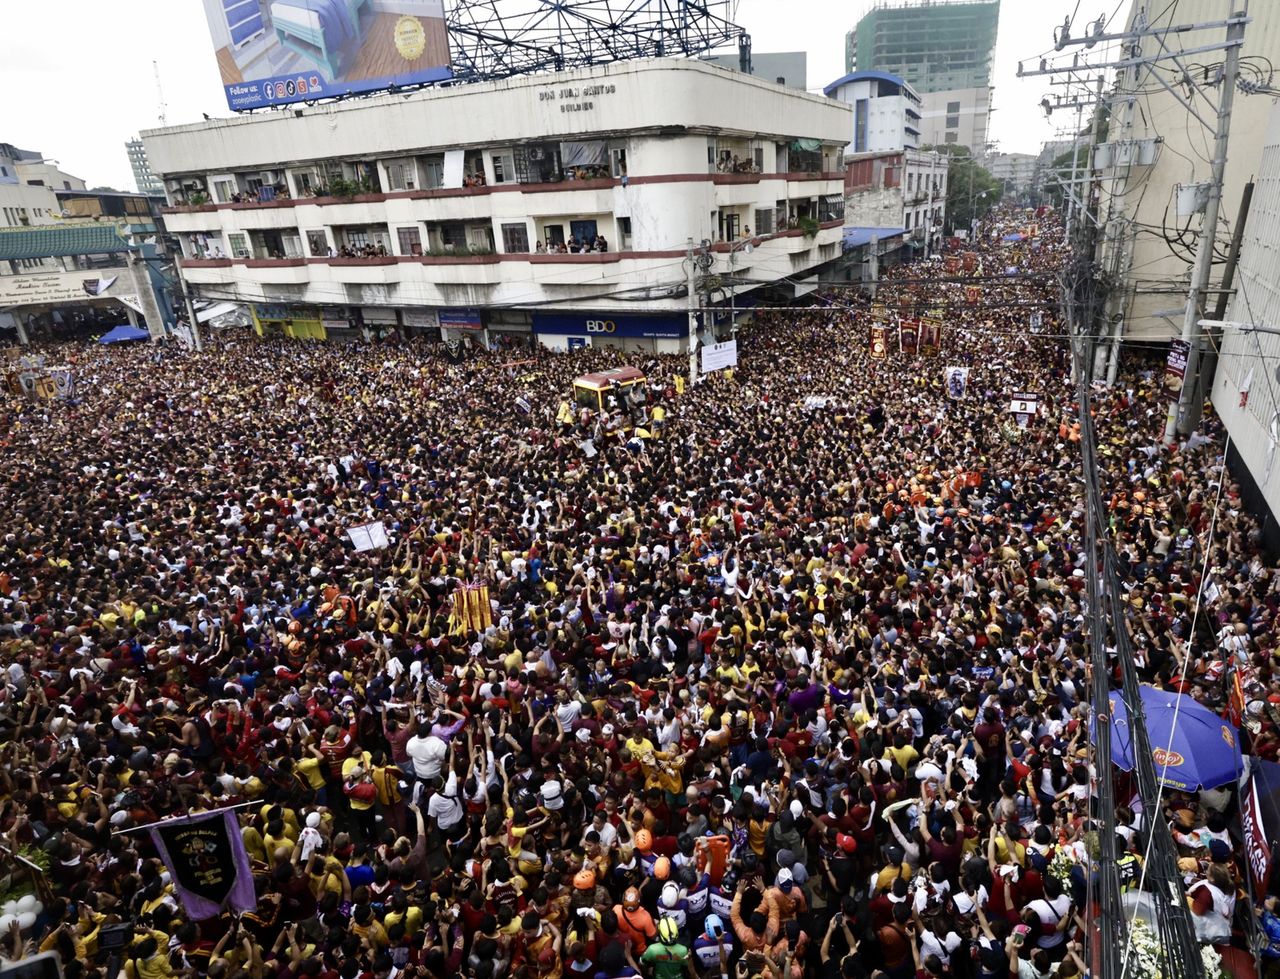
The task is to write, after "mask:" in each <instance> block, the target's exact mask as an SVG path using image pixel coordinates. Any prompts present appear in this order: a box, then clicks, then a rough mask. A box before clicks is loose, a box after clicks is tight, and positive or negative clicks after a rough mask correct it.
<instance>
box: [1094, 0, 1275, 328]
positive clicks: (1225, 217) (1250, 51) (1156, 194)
mask: <svg viewBox="0 0 1280 979" xmlns="http://www.w3.org/2000/svg"><path fill="white" fill-rule="evenodd" d="M1140 6H1142V5H1141V4H1135V11H1136V9H1137V8H1138V7H1140ZM1174 6H1175V7H1176V10H1175V11H1173V13H1174V15H1175V16H1176V21H1174V22H1175V23H1178V24H1191V23H1197V22H1207V21H1219V20H1221V19H1222V18H1223V16H1224V15H1225V14H1226V13H1227V4H1225V3H1223V2H1221V0H1181V2H1180V3H1179V4H1176V5H1174ZM1237 6H1239V5H1237ZM1163 7H1164V5H1163V4H1160V5H1158V8H1157V10H1156V11H1154V12H1155V13H1159V12H1160V10H1159V8H1163ZM1249 16H1250V17H1252V18H1253V19H1252V22H1251V23H1250V24H1249V25H1248V26H1247V27H1246V28H1245V40H1244V47H1243V49H1242V52H1241V53H1242V56H1243V57H1245V58H1250V57H1253V58H1267V57H1269V58H1271V59H1273V60H1274V59H1275V57H1276V52H1277V51H1280V3H1254V4H1251V5H1250V6H1249ZM1132 20H1133V14H1132V13H1131V14H1130V22H1129V29H1132V26H1133V24H1132ZM1169 23H1170V17H1169V14H1168V13H1165V14H1164V15H1163V16H1162V17H1161V18H1159V19H1157V20H1155V21H1154V24H1153V26H1167V25H1168V24H1169ZM1177 37H1178V42H1177V45H1176V46H1175V50H1176V49H1177V48H1179V47H1181V48H1191V47H1197V46H1199V45H1204V44H1211V43H1218V42H1221V41H1223V40H1224V39H1225V37H1226V29H1225V28H1217V29H1214V30H1211V31H1193V32H1188V33H1185V34H1179V35H1178V36H1177ZM1157 49H1158V48H1157V45H1156V43H1155V41H1153V40H1151V39H1148V40H1147V41H1146V42H1145V46H1144V48H1143V52H1144V53H1145V54H1147V55H1150V54H1152V53H1154V52H1155V51H1156V50H1157ZM1193 60H1195V61H1198V62H1201V63H1204V64H1219V63H1221V61H1222V53H1221V52H1220V51H1219V52H1211V53H1207V54H1201V55H1196V56H1194V58H1193ZM1165 73H1166V75H1167V69H1166V70H1165ZM1197 80H1201V79H1197ZM1135 90H1136V91H1137V92H1138V93H1139V94H1138V95H1137V96H1136V101H1135V109H1134V111H1132V112H1126V111H1125V109H1124V108H1123V107H1122V106H1121V105H1117V107H1116V109H1115V112H1114V115H1113V118H1112V122H1111V131H1110V134H1109V136H1110V139H1111V140H1113V141H1115V140H1121V139H1145V138H1149V137H1155V136H1161V137H1163V138H1164V141H1165V144H1164V146H1163V148H1162V149H1161V151H1160V156H1159V158H1158V159H1157V161H1156V163H1155V164H1154V165H1153V166H1151V167H1132V168H1131V169H1128V168H1119V169H1117V170H1113V171H1107V172H1106V173H1104V174H1103V178H1104V179H1103V186H1104V188H1106V189H1107V191H1108V192H1114V193H1116V194H1121V195H1123V197H1121V198H1118V199H1117V200H1116V201H1115V202H1114V205H1111V210H1112V212H1113V217H1114V222H1115V228H1116V229H1118V228H1119V226H1120V224H1121V222H1122V221H1123V222H1125V223H1127V226H1128V228H1129V231H1128V233H1125V234H1124V235H1121V234H1120V233H1119V231H1118V230H1114V233H1113V235H1112V242H1111V244H1110V245H1109V247H1108V249H1107V253H1106V257H1107V259H1108V261H1109V260H1110V257H1111V253H1112V251H1113V250H1115V249H1119V250H1121V252H1122V263H1121V275H1122V278H1123V290H1122V293H1121V296H1120V297H1119V302H1118V304H1117V306H1116V307H1114V308H1113V310H1112V311H1113V312H1115V313H1118V314H1119V315H1120V316H1121V317H1123V322H1124V331H1125V335H1126V336H1128V337H1133V338H1135V339H1147V340H1150V339H1166V338H1168V337H1171V336H1174V335H1177V334H1178V333H1179V332H1180V331H1181V328H1182V315H1181V313H1180V312H1177V313H1175V314H1174V315H1173V316H1172V317H1170V319H1172V322H1170V321H1169V319H1166V318H1164V317H1161V316H1156V315H1155V313H1157V312H1159V311H1165V312H1167V311H1170V310H1175V309H1178V308H1179V307H1185V303H1184V302H1183V300H1184V298H1185V296H1186V292H1187V287H1188V284H1189V281H1190V259H1189V257H1188V256H1187V254H1186V252H1185V250H1183V249H1181V248H1179V247H1178V246H1175V247H1174V249H1171V248H1170V245H1169V244H1168V243H1167V242H1166V240H1165V236H1166V234H1167V235H1169V236H1171V237H1176V236H1177V235H1178V234H1179V232H1181V231H1183V230H1184V229H1186V228H1188V221H1187V219H1182V220H1181V221H1180V220H1179V219H1178V218H1176V217H1175V216H1174V205H1173V202H1174V193H1175V185H1176V184H1179V183H1192V182H1196V181H1202V180H1208V178H1209V170H1210V167H1209V163H1208V160H1209V158H1210V156H1211V151H1212V148H1213V133H1212V131H1210V130H1206V129H1205V128H1204V127H1202V126H1201V125H1200V123H1198V122H1197V121H1196V120H1195V119H1194V118H1192V117H1190V116H1189V115H1188V114H1187V111H1186V109H1185V108H1184V107H1183V106H1182V105H1181V104H1180V103H1179V102H1178V101H1177V100H1176V99H1175V98H1174V97H1173V96H1172V95H1170V94H1169V93H1168V92H1166V91H1164V89H1163V88H1162V87H1161V86H1160V85H1159V84H1158V83H1157V82H1156V81H1155V80H1154V79H1153V78H1152V77H1151V75H1150V74H1148V73H1147V72H1146V70H1145V69H1144V70H1142V71H1141V73H1140V74H1138V76H1137V77H1136V78H1135V74H1134V72H1133V71H1129V72H1126V73H1125V76H1124V78H1123V79H1122V84H1121V87H1120V93H1121V94H1123V93H1125V92H1132V91H1135ZM1205 91H1206V93H1207V94H1208V96H1209V99H1210V101H1211V102H1212V105H1210V104H1209V103H1207V102H1206V101H1205V100H1204V99H1202V98H1200V97H1199V96H1197V97H1196V100H1195V104H1196V107H1197V111H1198V112H1199V113H1200V114H1201V115H1202V116H1205V117H1206V119H1207V120H1208V121H1209V122H1210V123H1212V122H1213V121H1214V118H1215V112H1214V107H1216V105H1217V101H1218V98H1219V95H1220V91H1221V89H1220V87H1218V88H1213V87H1209V88H1206V89H1205ZM1273 101H1274V100H1273V99H1272V98H1271V97H1269V96H1265V95H1246V94H1244V93H1243V92H1240V91H1237V92H1236V97H1235V107H1234V111H1233V113H1232V119H1231V142H1230V146H1229V148H1228V151H1227V166H1226V179H1225V181H1224V185H1223V196H1222V211H1221V222H1220V225H1219V228H1218V239H1219V242H1220V248H1221V249H1223V250H1224V251H1225V248H1226V246H1227V242H1228V241H1229V239H1230V229H1232V228H1234V227H1235V221H1236V215H1237V212H1238V208H1239V206H1240V197H1241V194H1242V192H1243V189H1244V185H1245V183H1246V182H1247V181H1248V179H1249V177H1250V176H1251V175H1252V174H1253V173H1255V172H1256V168H1257V166H1258V160H1259V159H1260V158H1261V156H1262V150H1263V145H1264V140H1265V138H1266V133H1267V125H1268V119H1269V117H1270V113H1271V109H1272V105H1273ZM1108 200H1109V199H1108V198H1107V197H1104V204H1107V203H1108ZM1258 206H1259V201H1258V199H1257V198H1256V197H1255V198H1254V207H1255V208H1256V207H1258ZM1255 221H1256V218H1255V217H1254V216H1251V217H1250V218H1249V227H1250V228H1255V227H1257V225H1256V224H1255ZM1135 226H1136V227H1137V228H1140V229H1142V230H1141V231H1140V232H1138V233H1136V234H1135V233H1133V228H1134V227H1135ZM1199 231H1200V220H1199V219H1198V218H1196V219H1193V220H1192V221H1191V222H1190V226H1189V230H1188V232H1187V233H1186V234H1185V235H1184V236H1183V237H1184V240H1185V241H1188V242H1193V241H1194V238H1195V236H1196V235H1198V233H1199ZM1221 271H1222V268H1221V266H1217V267H1215V269H1214V275H1213V284H1214V285H1216V284H1217V283H1218V281H1219V278H1220V275H1221Z"/></svg>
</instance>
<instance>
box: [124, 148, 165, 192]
mask: <svg viewBox="0 0 1280 979" xmlns="http://www.w3.org/2000/svg"><path fill="white" fill-rule="evenodd" d="M124 148H125V150H126V151H128V153H129V166H131V167H132V168H133V182H134V183H135V184H137V186H138V193H139V194H163V193H164V181H162V180H161V179H160V178H159V177H157V176H156V175H155V174H153V173H152V172H151V164H150V162H148V160H147V148H146V147H145V146H143V145H142V140H140V139H130V140H127V141H126V142H125V144H124Z"/></svg>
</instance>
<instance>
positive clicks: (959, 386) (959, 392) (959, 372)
mask: <svg viewBox="0 0 1280 979" xmlns="http://www.w3.org/2000/svg"><path fill="white" fill-rule="evenodd" d="M945 377H946V380H947V397H948V398H950V399H951V400H952V401H959V400H960V399H961V398H963V397H964V392H965V389H966V388H967V387H968V386H969V368H967V367H948V368H947V370H946V373H945Z"/></svg>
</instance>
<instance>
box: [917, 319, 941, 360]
mask: <svg viewBox="0 0 1280 979" xmlns="http://www.w3.org/2000/svg"><path fill="white" fill-rule="evenodd" d="M941 350H942V320H940V319H938V318H937V317H936V316H926V317H925V318H924V319H922V320H921V321H920V352H921V353H922V354H928V355H930V356H937V354H938V353H939V352H940V351H941Z"/></svg>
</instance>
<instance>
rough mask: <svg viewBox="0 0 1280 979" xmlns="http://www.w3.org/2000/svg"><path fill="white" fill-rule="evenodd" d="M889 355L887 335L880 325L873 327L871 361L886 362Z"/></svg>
mask: <svg viewBox="0 0 1280 979" xmlns="http://www.w3.org/2000/svg"><path fill="white" fill-rule="evenodd" d="M888 355H889V341H888V339H887V333H886V330H885V328H884V327H883V326H881V325H880V324H879V323H877V324H875V325H874V326H872V327H871V359H872V360H884V359H885V357H887V356H888Z"/></svg>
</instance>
